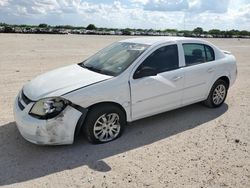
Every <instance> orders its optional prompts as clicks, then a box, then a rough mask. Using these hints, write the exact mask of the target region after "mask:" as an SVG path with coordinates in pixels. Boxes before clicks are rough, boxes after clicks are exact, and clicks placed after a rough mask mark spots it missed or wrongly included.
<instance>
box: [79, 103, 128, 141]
mask: <svg viewBox="0 0 250 188" xmlns="http://www.w3.org/2000/svg"><path fill="white" fill-rule="evenodd" d="M125 125H126V117H125V114H124V112H123V111H122V110H121V109H120V108H119V107H117V106H115V105H98V106H95V107H93V108H91V109H90V111H89V113H88V115H87V118H86V121H85V123H84V127H83V131H84V134H85V136H86V138H87V139H88V141H89V142H91V143H94V144H100V143H106V142H110V141H113V140H115V139H117V138H118V137H120V136H121V134H122V132H123V129H124V126H125ZM111 133H112V134H111Z"/></svg>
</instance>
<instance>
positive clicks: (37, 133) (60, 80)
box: [14, 37, 237, 145]
mask: <svg viewBox="0 0 250 188" xmlns="http://www.w3.org/2000/svg"><path fill="white" fill-rule="evenodd" d="M236 76H237V68H236V60H235V57H234V56H233V55H232V54H231V53H230V52H226V51H222V50H220V49H219V48H217V47H216V46H214V45H213V44H211V43H209V42H207V41H204V40H200V39H193V38H182V37H145V38H133V39H127V40H123V41H120V42H116V43H114V44H112V45H110V46H108V47H106V48H104V49H103V50H101V51H100V52H98V53H96V54H95V55H93V56H92V57H90V58H88V59H87V60H85V61H83V62H82V63H79V64H74V65H70V66H66V67H62V68H59V69H56V70H53V71H50V72H47V73H45V74H43V75H40V76H38V77H36V78H35V79H33V80H31V81H30V82H28V83H27V84H26V85H25V86H24V87H23V89H22V90H21V91H20V92H19V94H18V96H17V98H16V100H15V104H14V116H15V121H16V124H17V127H18V129H19V131H20V133H21V134H22V136H23V137H24V138H25V139H26V140H28V141H30V142H33V143H36V144H54V145H57V144H71V143H73V141H74V138H75V136H76V135H77V134H78V133H79V132H80V131H81V130H83V132H84V133H85V136H86V137H87V139H88V140H89V141H90V142H92V143H105V142H109V141H111V140H114V139H116V138H118V137H119V136H120V135H121V133H122V130H123V128H124V126H125V125H126V123H127V122H131V121H134V120H137V119H140V118H144V117H148V116H152V115H154V114H158V113H162V112H165V111H168V110H172V109H176V108H180V107H182V106H186V105H189V104H192V103H197V102H201V101H203V102H204V104H205V105H207V106H208V107H212V108H214V107H219V106H221V105H222V104H223V102H224V100H225V99H226V96H227V91H228V88H229V87H230V86H232V84H233V83H234V82H235V79H236Z"/></svg>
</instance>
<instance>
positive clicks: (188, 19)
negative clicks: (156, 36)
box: [0, 0, 250, 30]
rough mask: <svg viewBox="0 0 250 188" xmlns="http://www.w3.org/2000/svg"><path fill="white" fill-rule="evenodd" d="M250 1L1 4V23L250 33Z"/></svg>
mask: <svg viewBox="0 0 250 188" xmlns="http://www.w3.org/2000/svg"><path fill="white" fill-rule="evenodd" d="M247 1H248V0H238V1H237V3H236V2H235V1H232V0H231V1H230V0H221V1H217V0H210V1H208V0H207V1H205V0H129V2H125V1H118V0H116V1H113V2H111V3H99V4H97V3H94V2H95V1H84V0H9V1H8V0H0V22H9V23H20V24H21V23H26V24H39V23H41V22H44V23H48V24H53V25H58V24H72V25H85V26H86V25H88V24H89V23H94V24H96V25H97V26H98V27H118V28H126V27H131V28H154V29H165V28H177V29H193V28H194V27H198V26H200V27H203V28H204V29H206V30H208V29H211V28H219V29H233V28H234V29H248V30H250V24H249V23H250V3H249V1H248V2H247Z"/></svg>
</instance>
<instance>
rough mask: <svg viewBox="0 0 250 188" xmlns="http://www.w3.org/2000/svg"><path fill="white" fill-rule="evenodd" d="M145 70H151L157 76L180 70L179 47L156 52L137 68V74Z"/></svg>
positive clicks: (164, 48) (161, 49)
mask: <svg viewBox="0 0 250 188" xmlns="http://www.w3.org/2000/svg"><path fill="white" fill-rule="evenodd" d="M143 68H150V69H152V70H154V71H155V73H156V74H158V73H161V72H166V71H170V70H174V69H177V68H179V57H178V48H177V45H176V44H174V45H168V46H164V47H161V48H159V49H157V50H155V51H154V52H153V53H152V54H150V55H149V56H148V57H147V58H146V59H145V60H144V61H143V63H142V64H141V65H140V66H139V67H138V68H137V70H136V72H135V74H136V73H137V72H139V71H140V70H141V69H143Z"/></svg>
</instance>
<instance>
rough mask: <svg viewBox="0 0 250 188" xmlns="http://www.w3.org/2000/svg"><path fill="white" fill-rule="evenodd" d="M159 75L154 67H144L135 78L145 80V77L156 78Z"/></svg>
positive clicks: (136, 73)
mask: <svg viewBox="0 0 250 188" xmlns="http://www.w3.org/2000/svg"><path fill="white" fill-rule="evenodd" d="M156 75H157V72H156V70H155V69H154V68H152V67H142V68H141V69H138V70H137V71H136V72H135V74H134V76H133V78H134V79H138V78H143V77H146V76H156Z"/></svg>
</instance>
